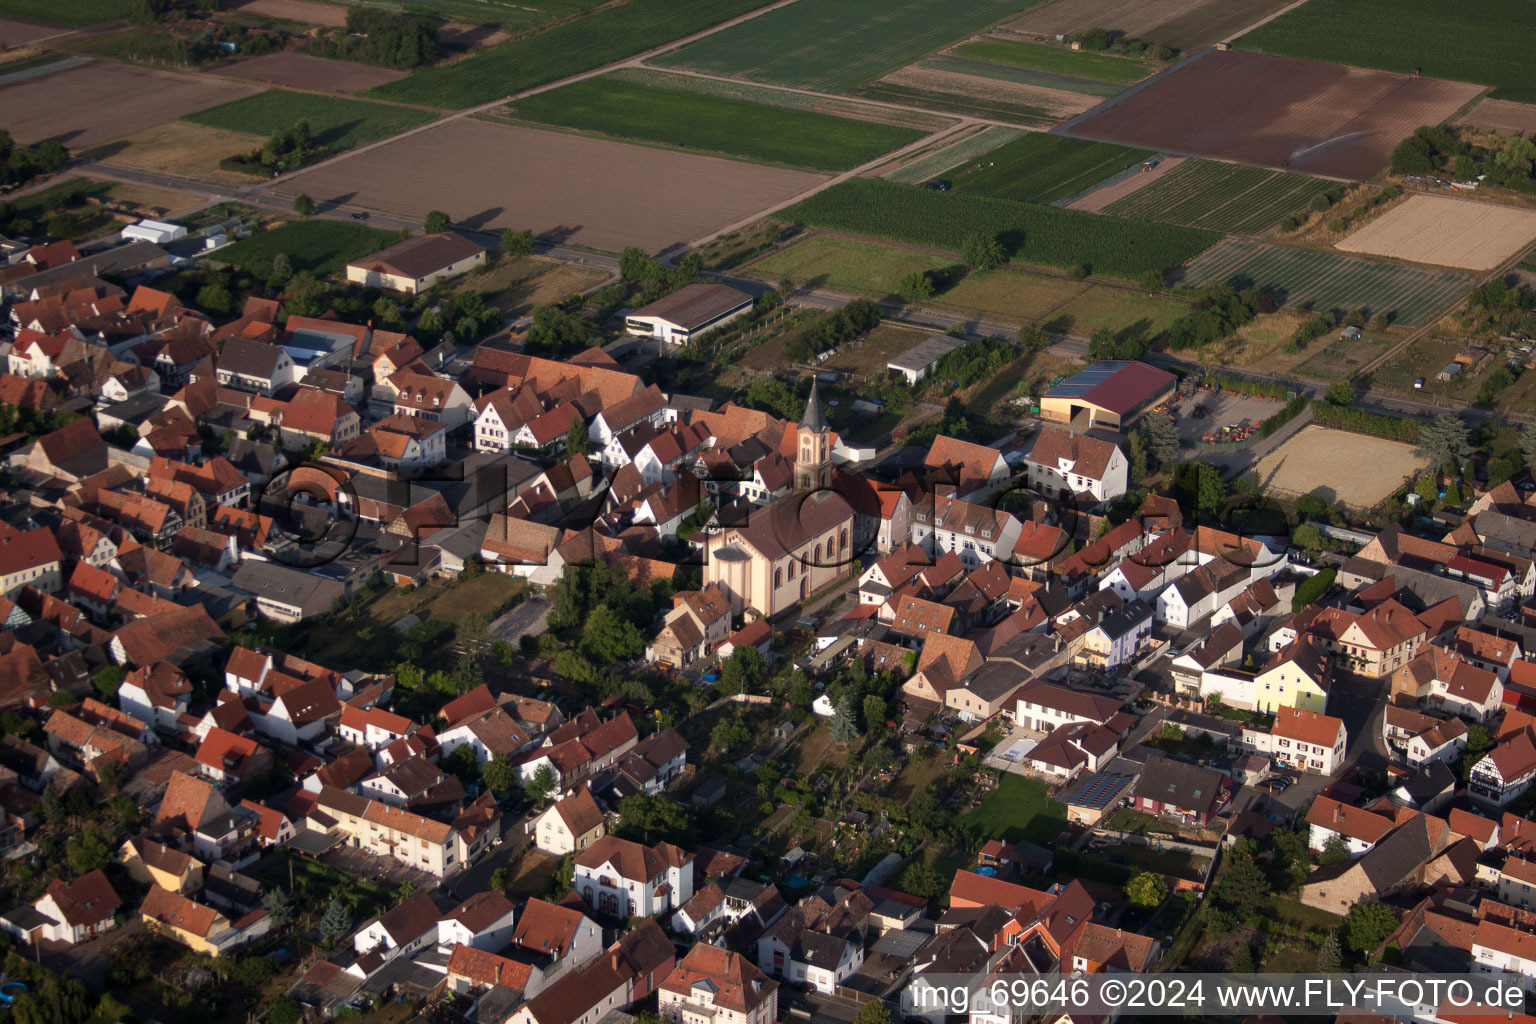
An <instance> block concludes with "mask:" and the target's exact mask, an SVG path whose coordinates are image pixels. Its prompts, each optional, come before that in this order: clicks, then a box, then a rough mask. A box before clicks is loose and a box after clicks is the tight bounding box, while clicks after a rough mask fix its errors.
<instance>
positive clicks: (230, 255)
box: [214, 220, 400, 277]
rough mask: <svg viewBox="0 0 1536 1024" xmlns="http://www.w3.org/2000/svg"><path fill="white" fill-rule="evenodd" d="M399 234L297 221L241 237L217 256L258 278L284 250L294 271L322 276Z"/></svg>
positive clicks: (340, 222)
mask: <svg viewBox="0 0 1536 1024" xmlns="http://www.w3.org/2000/svg"><path fill="white" fill-rule="evenodd" d="M399 237H400V236H399V235H398V234H396V233H395V232H393V231H382V230H380V229H379V228H370V227H365V226H364V225H362V224H354V223H352V222H351V221H345V220H298V221H293V222H291V223H288V224H284V225H283V226H282V227H279V228H273V229H272V230H271V231H263V232H261V233H260V234H257V235H252V236H251V237H249V238H244V239H241V240H240V241H238V242H236V243H235V244H234V245H231V246H228V247H226V248H223V249H220V250H219V252H218V255H217V256H215V257H214V258H215V259H217V260H218V261H219V262H221V263H232V264H234V265H235V266H237V267H241V268H243V269H245V270H249V271H250V272H251V273H253V274H255V275H256V276H257V277H266V276H267V275H268V274H269V273H270V272H271V270H272V258H273V257H274V256H276V255H277V254H278V253H280V252H284V253H287V254H288V261H289V263H290V264H291V265H292V266H293V269H294V271H295V272H298V271H300V270H308V271H309V272H311V273H313V274H316V275H320V276H323V275H325V274H329V273H330V272H331V271H333V270H338V269H340V268H341V267H342V266H344V265H345V264H347V263H348V262H350V261H352V260H355V259H357V258H358V257H360V256H366V255H368V254H369V253H371V252H377V251H378V250H380V249H382V248H384V247H385V246H387V245H393V244H394V243H395V241H396V240H397V239H398V238H399Z"/></svg>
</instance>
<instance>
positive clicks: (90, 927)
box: [0, 868, 123, 945]
mask: <svg viewBox="0 0 1536 1024" xmlns="http://www.w3.org/2000/svg"><path fill="white" fill-rule="evenodd" d="M122 904H123V901H122V900H121V899H120V898H119V897H118V895H117V891H116V890H115V889H113V888H112V883H111V882H109V881H107V876H106V875H105V874H104V873H103V872H102V870H101V869H100V868H97V869H96V870H95V871H91V872H89V873H87V874H84V875H81V876H80V877H79V878H76V879H75V880H74V881H72V882H66V881H64V880H63V879H62V878H55V879H54V880H53V881H51V882H49V883H48V888H47V890H46V891H45V892H44V893H43V895H42V896H41V897H40V898H39V899H38V900H37V901H36V902H35V903H33V904H32V905H31V906H30V907H23V908H21V909H19V910H13V911H11V912H10V913H8V914H6V915H5V916H4V917H3V918H0V927H3V928H4V930H5V931H8V932H10V933H11V934H12V935H15V936H16V937H17V938H19V939H22V940H23V941H25V942H30V943H33V944H34V945H36V943H37V940H38V939H39V938H41V939H46V940H47V941H49V942H65V943H68V944H70V945H77V944H79V943H81V942H85V941H87V940H89V939H92V938H95V937H96V936H97V935H100V934H101V933H102V932H105V931H110V930H111V929H112V928H115V927H116V926H117V922H116V920H115V917H114V915H116V913H117V909H118V908H119V907H121V906H122Z"/></svg>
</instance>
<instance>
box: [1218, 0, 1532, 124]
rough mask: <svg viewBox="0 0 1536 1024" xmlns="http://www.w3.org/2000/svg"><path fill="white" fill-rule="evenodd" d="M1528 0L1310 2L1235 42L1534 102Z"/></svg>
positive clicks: (1530, 7)
mask: <svg viewBox="0 0 1536 1024" xmlns="http://www.w3.org/2000/svg"><path fill="white" fill-rule="evenodd" d="M1533 16H1536V10H1533V8H1532V5H1531V2H1530V0H1478V2H1477V3H1461V4H1447V3H1442V2H1440V0H1309V2H1308V3H1305V4H1302V5H1301V6H1300V7H1297V8H1296V9H1294V10H1292V11H1290V12H1288V13H1286V14H1282V15H1281V16H1280V17H1278V18H1276V19H1275V20H1274V21H1272V22H1270V23H1269V24H1267V25H1264V26H1261V27H1260V28H1258V29H1255V30H1254V31H1252V32H1250V33H1248V34H1247V35H1245V36H1243V37H1242V38H1241V39H1239V40H1238V41H1237V45H1238V46H1240V47H1242V48H1243V49H1245V50H1262V51H1264V52H1265V53H1278V54H1282V55H1284V56H1287V57H1306V58H1309V59H1311V60H1324V61H1330V62H1332V63H1334V64H1351V65H1354V66H1356V67H1363V68H1378V69H1380V70H1382V71H1398V72H1403V73H1406V72H1408V71H1410V70H1412V69H1413V68H1420V69H1422V71H1423V73H1424V74H1425V75H1426V76H1427V77H1429V78H1447V79H1451V80H1452V81H1457V82H1477V83H1479V84H1481V85H1491V86H1493V87H1494V91H1493V95H1495V96H1498V97H1500V98H1502V99H1507V100H1520V101H1521V102H1524V103H1532V102H1536V60H1532V59H1531V36H1530V32H1529V31H1528V30H1529V28H1530V26H1531V23H1532V18H1533Z"/></svg>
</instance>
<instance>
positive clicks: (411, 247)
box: [347, 231, 486, 295]
mask: <svg viewBox="0 0 1536 1024" xmlns="http://www.w3.org/2000/svg"><path fill="white" fill-rule="evenodd" d="M485 254H486V249H485V247H484V246H483V245H477V244H476V243H474V242H471V241H470V240H469V239H467V238H465V237H464V236H463V235H458V234H454V233H453V232H452V231H443V232H439V233H437V234H431V235H418V236H417V237H415V238H407V239H406V240H405V241H403V242H396V243H395V244H394V245H392V246H390V247H389V248H387V249H380V250H379V251H378V252H376V253H374V254H373V255H371V256H364V257H363V258H362V259H360V260H354V261H353V262H351V263H348V264H347V280H348V281H352V282H355V283H357V284H361V285H363V286H365V287H369V288H387V289H389V290H390V291H396V292H404V293H405V294H407V295H415V294H417V293H419V292H423V291H426V290H427V289H428V288H431V287H432V286H433V285H434V284H436V283H437V282H439V281H446V280H448V279H449V278H453V277H458V276H459V275H460V274H467V273H469V272H470V271H471V270H474V269H476V268H477V267H483V266H485Z"/></svg>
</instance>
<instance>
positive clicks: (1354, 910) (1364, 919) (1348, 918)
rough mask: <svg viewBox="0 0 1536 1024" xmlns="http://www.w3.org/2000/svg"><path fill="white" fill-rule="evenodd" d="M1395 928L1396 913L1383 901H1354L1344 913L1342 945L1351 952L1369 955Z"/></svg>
mask: <svg viewBox="0 0 1536 1024" xmlns="http://www.w3.org/2000/svg"><path fill="white" fill-rule="evenodd" d="M1396 930H1397V915H1396V914H1394V913H1393V912H1392V908H1391V907H1389V906H1387V905H1386V904H1384V903H1356V904H1355V905H1354V906H1352V907H1350V908H1349V913H1348V914H1346V915H1344V945H1345V947H1346V948H1347V949H1349V951H1350V952H1352V953H1359V954H1362V955H1369V954H1371V953H1374V952H1375V951H1376V947H1377V946H1380V945H1381V944H1382V943H1383V942H1385V941H1387V936H1388V935H1391V934H1392V933H1393V932H1394V931H1396Z"/></svg>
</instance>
